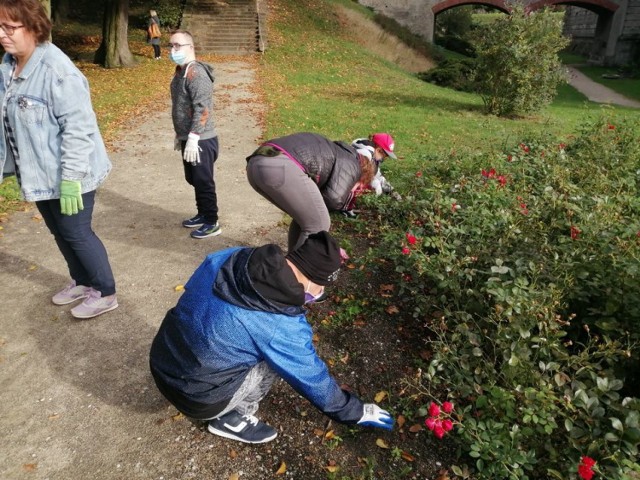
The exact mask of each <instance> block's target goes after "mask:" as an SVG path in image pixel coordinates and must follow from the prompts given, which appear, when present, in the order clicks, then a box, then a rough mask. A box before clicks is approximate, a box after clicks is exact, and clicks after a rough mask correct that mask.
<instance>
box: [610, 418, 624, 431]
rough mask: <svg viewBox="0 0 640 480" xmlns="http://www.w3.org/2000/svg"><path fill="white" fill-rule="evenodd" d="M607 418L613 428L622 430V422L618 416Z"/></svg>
mask: <svg viewBox="0 0 640 480" xmlns="http://www.w3.org/2000/svg"><path fill="white" fill-rule="evenodd" d="M609 420H611V426H612V427H613V428H615V429H616V430H618V431H620V432H622V431H624V426H623V425H622V422H621V421H620V419H619V418H616V417H609Z"/></svg>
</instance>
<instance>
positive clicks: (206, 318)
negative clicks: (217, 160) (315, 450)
mask: <svg viewBox="0 0 640 480" xmlns="http://www.w3.org/2000/svg"><path fill="white" fill-rule="evenodd" d="M252 252H253V249H252V248H230V249H226V250H222V251H219V252H216V253H213V254H211V255H208V256H207V257H206V259H205V261H204V262H203V263H202V264H201V265H200V267H198V269H197V270H196V271H195V272H194V274H193V276H192V277H191V278H190V279H189V281H188V282H187V284H186V285H185V292H184V293H183V295H182V297H181V298H180V300H179V302H178V304H177V305H176V307H174V308H173V309H171V310H170V311H169V312H168V313H167V316H166V317H165V319H164V321H163V323H162V325H161V327H160V330H159V331H158V333H157V335H156V337H155V339H154V341H153V344H152V347H151V354H150V366H151V372H152V374H153V376H154V379H155V380H156V384H157V385H158V388H159V389H160V391H161V392H162V393H163V394H164V395H165V396H166V397H167V398H168V399H169V400H170V401H171V402H172V403H174V405H175V406H176V407H177V408H178V409H179V410H181V411H183V412H184V413H185V414H187V415H190V416H195V417H196V418H198V415H199V412H198V411H197V410H198V409H197V408H196V409H194V408H193V405H198V406H202V407H203V408H202V409H200V410H201V411H206V414H204V415H202V416H201V418H211V417H212V416H214V415H215V414H217V412H219V411H221V410H222V409H223V408H224V406H225V405H226V404H227V403H228V401H229V400H230V399H231V397H232V396H233V393H234V392H235V391H236V390H237V388H238V387H239V386H240V385H241V384H242V381H243V380H244V378H245V376H246V374H247V372H248V371H249V370H250V369H251V368H252V367H253V366H254V365H256V364H257V363H258V362H261V361H265V362H267V364H268V365H269V366H270V367H271V368H272V369H273V370H274V371H275V372H277V373H278V374H279V375H280V377H282V378H283V379H284V380H285V381H286V382H287V383H289V384H290V385H291V386H292V387H293V388H294V389H295V390H296V391H297V392H298V393H299V394H300V395H302V396H304V397H305V398H307V399H308V400H309V401H310V402H311V403H312V404H313V405H314V406H316V407H317V408H318V409H319V410H320V411H321V412H323V413H324V414H326V415H327V416H328V417H330V418H331V419H333V420H335V421H338V422H341V423H346V424H355V423H357V422H358V420H360V418H361V417H362V414H363V403H362V401H361V400H360V399H359V398H358V397H356V396H355V395H353V394H351V393H349V392H346V391H344V390H342V389H341V388H340V386H339V385H338V384H337V383H336V381H335V380H334V378H333V377H332V376H331V375H330V374H329V370H328V368H327V366H326V364H325V363H324V362H323V361H322V360H321V359H320V358H319V357H318V355H317V354H316V351H315V349H314V347H313V343H312V335H313V332H312V330H311V326H310V325H309V324H308V323H307V321H306V319H305V316H304V309H303V308H302V307H300V306H286V307H279V306H277V305H274V304H272V303H271V302H269V301H268V300H266V299H265V298H263V297H262V296H261V295H260V294H259V293H258V292H257V291H256V290H255V288H253V286H252V284H251V280H250V278H249V275H248V267H247V263H248V260H249V257H250V256H251V253H252ZM206 406H209V408H208V409H207V408H206ZM212 406H213V407H212ZM212 412H216V413H213V414H212Z"/></svg>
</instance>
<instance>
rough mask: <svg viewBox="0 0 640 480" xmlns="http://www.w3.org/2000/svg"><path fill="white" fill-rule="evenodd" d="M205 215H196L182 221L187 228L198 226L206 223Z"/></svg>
mask: <svg viewBox="0 0 640 480" xmlns="http://www.w3.org/2000/svg"><path fill="white" fill-rule="evenodd" d="M204 223H205V221H204V217H203V216H202V215H196V216H195V217H192V218H189V219H188V220H184V221H183V222H182V226H183V227H186V228H196V227H201V226H202V225H204Z"/></svg>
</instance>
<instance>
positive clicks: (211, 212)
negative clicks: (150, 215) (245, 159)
mask: <svg viewBox="0 0 640 480" xmlns="http://www.w3.org/2000/svg"><path fill="white" fill-rule="evenodd" d="M169 47H170V48H171V54H170V57H171V60H172V61H173V62H174V63H176V65H177V67H176V71H175V73H174V75H173V79H172V80H171V103H172V107H171V118H172V120H173V128H174V130H175V132H176V138H175V145H174V148H175V149H176V150H180V151H181V152H182V163H183V167H184V176H185V179H186V180H187V183H189V185H191V186H193V188H194V190H195V196H196V208H197V213H196V215H195V216H193V217H192V218H189V219H187V220H184V221H183V222H182V226H183V227H186V228H195V229H196V230H194V231H192V232H191V237H192V238H197V239H201V238H207V237H213V236H216V235H220V234H221V233H222V230H221V229H220V225H219V223H218V198H217V196H216V184H215V179H214V169H213V167H214V164H215V162H216V160H217V159H218V136H217V133H216V130H215V127H214V123H213V82H214V79H215V77H214V74H213V67H212V66H211V65H209V64H206V63H203V62H199V61H197V60H196V54H195V47H194V43H193V36H192V35H191V34H190V33H189V32H187V31H185V30H177V31H175V32H174V33H173V34H172V35H171V38H170V40H169Z"/></svg>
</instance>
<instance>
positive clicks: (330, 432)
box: [324, 430, 336, 440]
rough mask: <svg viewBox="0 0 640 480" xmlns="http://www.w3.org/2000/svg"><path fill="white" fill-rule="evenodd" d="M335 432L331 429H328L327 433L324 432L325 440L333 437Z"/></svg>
mask: <svg viewBox="0 0 640 480" xmlns="http://www.w3.org/2000/svg"><path fill="white" fill-rule="evenodd" d="M335 436H336V434H335V432H334V431H333V430H329V431H328V432H327V433H325V434H324V438H325V439H326V440H331V439H332V438H333V437H335Z"/></svg>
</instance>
